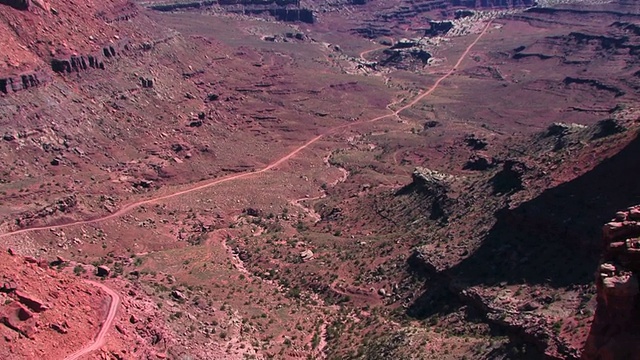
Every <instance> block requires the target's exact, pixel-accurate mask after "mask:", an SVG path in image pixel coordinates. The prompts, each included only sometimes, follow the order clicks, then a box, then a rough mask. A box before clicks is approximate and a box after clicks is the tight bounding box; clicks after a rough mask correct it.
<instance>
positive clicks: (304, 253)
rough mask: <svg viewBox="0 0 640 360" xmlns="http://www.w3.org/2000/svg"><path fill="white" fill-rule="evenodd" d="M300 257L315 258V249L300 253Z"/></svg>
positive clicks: (306, 259)
mask: <svg viewBox="0 0 640 360" xmlns="http://www.w3.org/2000/svg"><path fill="white" fill-rule="evenodd" d="M300 257H301V258H302V261H309V260H311V259H313V251H311V250H305V251H303V252H302V253H301V254H300Z"/></svg>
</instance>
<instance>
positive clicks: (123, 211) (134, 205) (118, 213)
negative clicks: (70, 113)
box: [0, 21, 492, 239]
mask: <svg viewBox="0 0 640 360" xmlns="http://www.w3.org/2000/svg"><path fill="white" fill-rule="evenodd" d="M491 23H492V22H491V21H489V22H488V23H487V25H486V26H485V28H484V29H483V30H482V32H481V33H480V34H479V35H478V37H477V38H476V39H475V40H474V41H473V42H472V43H471V44H470V45H469V46H468V47H467V48H466V50H465V51H464V52H463V53H462V55H460V58H459V59H458V61H457V62H456V64H455V65H454V67H453V68H451V70H449V71H448V72H447V73H445V74H444V75H442V76H441V77H440V78H439V79H438V80H436V82H435V83H434V84H433V85H432V86H431V87H430V88H429V89H427V90H426V91H425V92H423V93H422V94H421V95H420V96H418V97H416V98H415V99H413V101H411V102H410V103H408V104H406V105H404V106H403V107H401V108H399V109H397V110H396V111H394V112H392V113H391V114H387V115H382V116H378V117H376V118H373V119H369V120H364V121H358V122H353V123H348V124H344V125H340V126H336V127H334V128H331V129H329V130H327V131H326V132H325V133H324V134H320V135H318V136H316V137H314V138H313V139H311V140H309V141H307V142H306V143H305V144H303V145H301V146H300V147H298V148H296V149H295V150H293V151H292V152H290V153H289V154H287V155H286V156H284V157H282V158H280V159H278V160H277V161H275V162H273V163H271V164H270V165H268V166H266V167H265V168H263V169H260V170H257V171H253V172H247V173H242V174H237V175H232V176H228V177H224V178H221V179H217V180H213V181H207V182H204V183H202V184H200V185H195V186H193V187H191V188H188V189H184V190H180V191H176V192H174V193H171V194H168V195H162V196H158V197H155V198H151V199H147V200H140V201H137V202H134V203H131V204H128V205H126V206H124V207H122V208H121V209H120V210H118V211H116V212H114V213H112V214H109V215H107V216H103V217H99V218H95V219H89V220H81V221H75V222H70V223H67V224H60V225H52V226H41V227H32V228H26V229H21V230H16V231H12V232H8V233H4V234H0V239H1V238H4V237H8V236H12V235H19V234H24V233H29V232H34V231H39V230H50V229H61V228H67V227H71V226H77V225H88V224H92V223H97V222H101V221H106V220H109V219H114V218H117V217H120V216H122V215H124V214H126V213H128V212H129V211H131V210H133V209H135V208H137V207H139V206H142V205H147V204H153V203H156V202H158V201H162V200H166V199H170V198H174V197H177V196H180V195H185V194H188V193H191V192H195V191H198V190H202V189H206V188H209V187H212V186H215V185H218V184H222V183H225V182H229V181H233V180H238V179H242V178H245V177H249V176H254V175H257V174H261V173H264V172H267V171H269V170H271V169H273V168H275V167H278V166H279V165H281V164H282V163H284V162H286V161H288V160H289V159H291V158H292V157H294V156H295V155H297V154H298V153H299V152H300V151H302V150H304V149H306V148H307V147H309V146H310V145H312V144H313V143H315V142H317V141H318V140H320V139H322V138H323V137H325V136H327V135H329V134H331V133H333V132H335V131H337V130H341V129H345V128H349V127H352V126H356V125H361V124H366V123H372V122H376V121H379V120H383V119H386V118H390V117H396V116H398V115H399V114H400V113H401V112H402V111H404V110H406V109H408V108H410V107H412V106H414V105H415V104H417V103H418V102H420V101H422V100H423V99H424V98H425V97H427V96H429V95H431V94H432V93H433V92H434V91H435V90H436V89H437V88H438V86H440V83H442V82H443V81H444V80H445V79H447V78H448V77H449V76H451V75H452V74H453V73H454V72H455V71H456V69H457V68H458V67H459V66H460V64H462V61H463V60H464V59H465V58H466V56H467V55H468V54H469V52H470V51H471V48H473V47H474V46H475V45H476V44H477V43H478V41H479V40H480V38H482V36H483V35H484V34H485V33H486V32H487V30H488V29H489V27H490V26H491Z"/></svg>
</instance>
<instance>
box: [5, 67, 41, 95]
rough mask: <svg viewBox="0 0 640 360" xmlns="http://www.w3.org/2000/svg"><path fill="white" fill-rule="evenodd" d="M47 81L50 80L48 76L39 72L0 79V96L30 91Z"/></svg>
mask: <svg viewBox="0 0 640 360" xmlns="http://www.w3.org/2000/svg"><path fill="white" fill-rule="evenodd" d="M49 80H51V78H50V76H49V75H47V74H46V73H44V72H40V71H35V72H28V73H23V74H20V75H12V76H6V77H0V94H11V93H15V92H18V91H22V90H27V89H31V88H34V87H37V86H40V85H42V84H44V83H46V82H48V81H49Z"/></svg>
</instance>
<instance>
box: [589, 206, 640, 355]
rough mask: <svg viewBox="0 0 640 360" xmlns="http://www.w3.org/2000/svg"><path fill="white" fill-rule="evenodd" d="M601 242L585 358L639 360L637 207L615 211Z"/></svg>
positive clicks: (639, 220) (639, 231)
mask: <svg viewBox="0 0 640 360" xmlns="http://www.w3.org/2000/svg"><path fill="white" fill-rule="evenodd" d="M603 240H604V244H603V246H604V251H603V255H602V260H601V263H600V266H599V267H598V270H597V272H596V287H597V289H598V307H597V310H596V314H595V318H594V322H593V326H592V328H591V332H590V334H589V338H588V340H587V344H586V346H585V352H584V358H585V359H640V342H639V341H638V340H640V325H639V324H638V318H639V316H640V312H639V311H638V310H639V307H638V293H639V292H640V291H639V287H638V271H640V205H636V206H634V207H631V208H628V209H627V210H625V211H621V212H618V213H617V214H616V217H615V219H613V220H612V221H611V222H609V223H607V224H606V225H605V226H604V230H603Z"/></svg>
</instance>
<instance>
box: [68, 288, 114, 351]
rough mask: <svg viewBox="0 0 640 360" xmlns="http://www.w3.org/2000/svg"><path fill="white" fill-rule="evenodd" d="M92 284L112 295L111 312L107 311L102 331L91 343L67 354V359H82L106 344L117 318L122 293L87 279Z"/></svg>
mask: <svg viewBox="0 0 640 360" xmlns="http://www.w3.org/2000/svg"><path fill="white" fill-rule="evenodd" d="M85 281H86V282H87V283H89V284H90V285H92V286H95V287H97V288H100V289H102V290H104V291H105V292H106V293H107V294H108V295H109V296H110V297H111V302H110V303H109V312H108V313H107V317H106V318H105V319H104V321H103V322H102V327H101V328H100V332H98V335H96V337H95V338H94V339H93V341H92V342H91V344H90V345H87V346H85V347H83V348H82V349H80V350H78V351H76V352H74V353H73V354H71V355H69V356H67V357H66V358H65V360H76V359H80V358H81V357H82V356H84V355H87V354H89V353H90V352H92V351H95V350H98V349H100V348H101V347H102V345H104V343H105V342H106V337H107V333H108V332H109V330H110V329H111V325H113V321H114V320H115V319H116V313H117V311H118V306H120V295H118V293H116V292H115V291H113V290H111V289H109V288H108V287H107V286H105V285H103V284H100V283H98V282H95V281H90V280H85Z"/></svg>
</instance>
